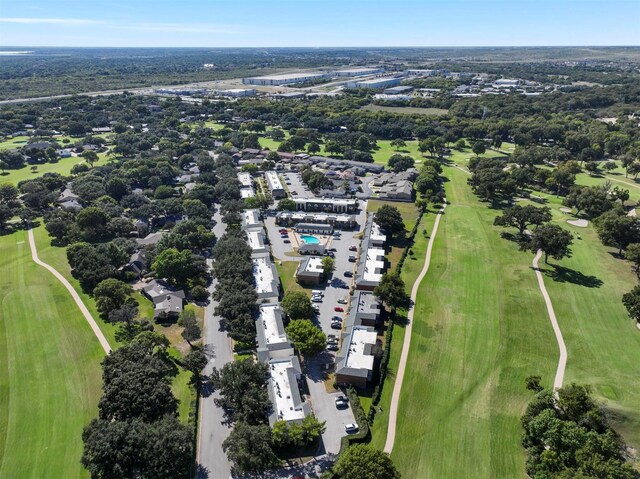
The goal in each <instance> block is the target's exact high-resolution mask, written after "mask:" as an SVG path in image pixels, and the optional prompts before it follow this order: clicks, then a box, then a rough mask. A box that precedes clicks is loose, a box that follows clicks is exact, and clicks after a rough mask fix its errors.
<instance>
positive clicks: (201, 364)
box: [182, 348, 209, 389]
mask: <svg viewBox="0 0 640 479" xmlns="http://www.w3.org/2000/svg"><path fill="white" fill-rule="evenodd" d="M208 361H209V360H208V359H207V356H206V355H205V354H204V352H203V351H202V348H193V349H192V350H191V351H189V353H187V355H186V356H185V357H184V358H183V359H182V367H183V368H185V369H186V370H187V371H190V372H191V374H192V376H191V382H192V384H195V385H196V388H198V389H199V388H200V382H201V379H202V370H203V369H204V368H205V366H206V365H207V362H208Z"/></svg>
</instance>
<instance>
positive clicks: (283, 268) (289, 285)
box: [276, 261, 311, 297]
mask: <svg viewBox="0 0 640 479" xmlns="http://www.w3.org/2000/svg"><path fill="white" fill-rule="evenodd" d="M299 264H300V263H299V262H298V261H276V269H277V270H278V276H280V283H282V289H283V290H284V292H285V293H287V292H289V291H302V292H304V293H306V294H308V295H309V297H311V289H309V288H304V287H303V286H301V285H300V284H298V282H297V281H296V270H297V269H298V265H299Z"/></svg>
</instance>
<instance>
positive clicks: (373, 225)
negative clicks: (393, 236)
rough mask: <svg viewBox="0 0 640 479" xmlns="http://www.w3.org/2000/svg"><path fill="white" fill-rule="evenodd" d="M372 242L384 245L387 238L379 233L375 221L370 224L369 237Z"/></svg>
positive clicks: (378, 227)
mask: <svg viewBox="0 0 640 479" xmlns="http://www.w3.org/2000/svg"><path fill="white" fill-rule="evenodd" d="M369 238H371V240H372V241H375V242H381V243H384V242H385V241H386V240H387V236H386V235H385V234H384V233H383V232H382V231H380V226H379V225H378V223H376V222H375V221H372V222H371V234H370V235H369Z"/></svg>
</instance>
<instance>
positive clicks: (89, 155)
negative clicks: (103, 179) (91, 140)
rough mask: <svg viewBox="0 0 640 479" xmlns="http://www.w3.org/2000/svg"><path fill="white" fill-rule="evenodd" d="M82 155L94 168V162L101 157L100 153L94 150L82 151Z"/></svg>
mask: <svg viewBox="0 0 640 479" xmlns="http://www.w3.org/2000/svg"><path fill="white" fill-rule="evenodd" d="M81 156H82V158H84V159H85V161H86V162H87V163H89V164H90V165H91V167H92V168H93V164H94V163H95V162H96V161H98V160H99V159H100V158H99V157H98V154H97V153H96V152H95V151H93V150H85V151H83V152H82V155H81Z"/></svg>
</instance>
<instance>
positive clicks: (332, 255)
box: [324, 251, 336, 258]
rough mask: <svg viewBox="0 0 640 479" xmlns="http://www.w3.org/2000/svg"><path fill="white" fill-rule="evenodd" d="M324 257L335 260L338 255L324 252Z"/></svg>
mask: <svg viewBox="0 0 640 479" xmlns="http://www.w3.org/2000/svg"><path fill="white" fill-rule="evenodd" d="M324 255H325V256H329V257H330V258H335V257H336V255H335V254H333V252H332V251H325V252H324Z"/></svg>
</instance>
